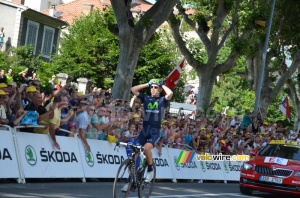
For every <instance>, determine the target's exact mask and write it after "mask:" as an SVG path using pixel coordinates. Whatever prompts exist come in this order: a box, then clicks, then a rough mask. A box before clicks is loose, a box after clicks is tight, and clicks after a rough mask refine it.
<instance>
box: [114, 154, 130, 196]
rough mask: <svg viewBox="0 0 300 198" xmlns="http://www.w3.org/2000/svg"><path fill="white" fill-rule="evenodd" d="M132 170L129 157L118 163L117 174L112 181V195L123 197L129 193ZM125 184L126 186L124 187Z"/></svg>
mask: <svg viewBox="0 0 300 198" xmlns="http://www.w3.org/2000/svg"><path fill="white" fill-rule="evenodd" d="M132 177H133V170H132V163H131V160H130V159H126V160H125V161H123V162H122V164H121V165H120V167H119V169H118V172H117V175H116V177H115V181H114V187H113V197H114V198H121V197H122V198H124V197H127V196H128V195H129V193H130V187H131V183H132ZM126 185H127V187H126Z"/></svg>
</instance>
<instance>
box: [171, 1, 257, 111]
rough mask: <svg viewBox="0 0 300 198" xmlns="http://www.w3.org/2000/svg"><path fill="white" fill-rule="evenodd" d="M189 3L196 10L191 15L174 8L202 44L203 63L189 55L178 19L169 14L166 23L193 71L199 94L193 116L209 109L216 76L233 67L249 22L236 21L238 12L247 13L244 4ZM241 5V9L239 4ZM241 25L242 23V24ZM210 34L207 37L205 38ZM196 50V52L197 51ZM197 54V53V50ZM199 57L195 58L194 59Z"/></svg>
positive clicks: (244, 38)
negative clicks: (227, 44)
mask: <svg viewBox="0 0 300 198" xmlns="http://www.w3.org/2000/svg"><path fill="white" fill-rule="evenodd" d="M188 2H190V3H193V5H194V8H195V9H196V10H197V11H196V12H195V14H193V15H192V16H188V15H187V14H186V13H185V9H184V8H183V7H182V5H181V4H178V6H177V8H178V10H179V13H180V15H181V16H182V17H183V19H184V20H185V22H186V23H187V24H188V25H189V26H190V27H191V28H193V30H194V31H195V32H196V33H197V35H198V36H199V38H200V40H201V41H202V43H203V45H204V47H205V48H204V49H205V52H206V55H207V60H205V59H201V57H200V59H199V58H197V53H195V52H192V50H191V49H190V47H189V46H188V45H187V44H186V41H185V39H184V38H183V37H182V35H181V33H180V29H179V27H180V18H179V16H175V15H174V14H172V13H171V15H170V17H169V19H168V23H169V24H170V26H171V28H172V34H173V37H174V39H175V41H176V43H177V45H178V47H179V49H180V51H181V53H182V54H183V55H184V56H185V57H186V60H187V62H188V63H189V64H190V65H191V66H192V67H193V69H194V70H195V71H196V72H197V76H198V78H199V93H198V100H197V114H199V113H200V111H204V110H206V109H207V108H208V107H209V104H210V98H211V95H212V90H213V84H214V80H215V78H216V76H217V75H219V74H221V73H223V72H226V71H228V70H229V69H231V68H233V67H234V66H235V61H236V59H237V58H238V56H239V55H240V54H242V53H243V50H244V49H245V48H246V47H245V46H246V44H245V41H246V38H247V36H248V35H249V34H250V32H251V30H252V25H253V21H251V20H249V19H248V18H249V17H247V16H244V18H246V19H247V20H248V21H250V22H247V23H245V21H247V20H246V19H245V20H241V19H240V21H239V24H238V12H239V11H244V12H245V10H247V9H248V10H247V11H248V12H249V8H248V7H247V3H245V2H243V3H241V1H239V0H236V1H234V2H233V1H226V2H225V1H223V0H219V1H206V0H202V1H188ZM241 4H242V5H243V7H242V8H243V9H242V8H241V7H240V5H241ZM242 22H243V23H242ZM209 35H210V38H209ZM228 40H231V43H232V46H233V47H232V48H231V49H230V50H229V53H228V56H227V57H226V59H225V60H221V59H219V52H220V50H221V49H222V48H223V47H224V45H225V42H228ZM198 51H199V50H198ZM200 51H201V50H200ZM198 57H199V56H198Z"/></svg>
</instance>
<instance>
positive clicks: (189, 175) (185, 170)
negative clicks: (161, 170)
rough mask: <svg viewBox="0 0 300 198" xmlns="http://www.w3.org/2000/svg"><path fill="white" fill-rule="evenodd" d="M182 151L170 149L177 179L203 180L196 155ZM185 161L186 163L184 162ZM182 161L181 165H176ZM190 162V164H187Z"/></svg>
mask: <svg viewBox="0 0 300 198" xmlns="http://www.w3.org/2000/svg"><path fill="white" fill-rule="evenodd" d="M183 152H185V153H184V154H182V150H180V149H172V148H170V149H169V156H170V160H172V161H171V164H172V166H173V168H174V174H175V178H176V179H201V178H202V177H201V172H200V165H199V162H197V160H196V155H195V154H194V155H193V154H192V153H193V152H192V151H183ZM180 158H181V159H180ZM183 159H184V160H185V161H184V160H183ZM178 161H181V163H176V162H178ZM186 161H188V163H185V162H186Z"/></svg>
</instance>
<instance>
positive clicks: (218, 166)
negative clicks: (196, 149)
mask: <svg viewBox="0 0 300 198" xmlns="http://www.w3.org/2000/svg"><path fill="white" fill-rule="evenodd" d="M198 164H199V165H200V170H199V171H200V172H201V175H202V179H203V180H225V175H224V173H225V169H224V167H225V165H226V164H225V163H224V161H198Z"/></svg>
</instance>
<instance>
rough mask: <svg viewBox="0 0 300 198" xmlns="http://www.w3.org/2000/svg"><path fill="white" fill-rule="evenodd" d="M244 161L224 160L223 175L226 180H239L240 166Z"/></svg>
mask: <svg viewBox="0 0 300 198" xmlns="http://www.w3.org/2000/svg"><path fill="white" fill-rule="evenodd" d="M243 163H244V161H225V162H224V175H225V179H226V180H227V181H240V174H241V166H242V165H243Z"/></svg>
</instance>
